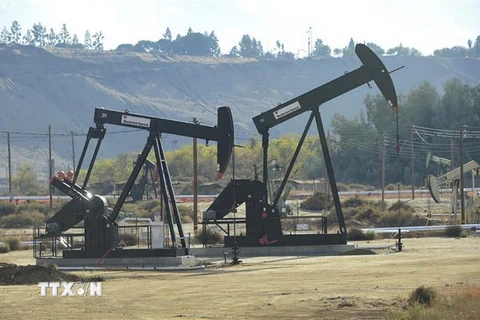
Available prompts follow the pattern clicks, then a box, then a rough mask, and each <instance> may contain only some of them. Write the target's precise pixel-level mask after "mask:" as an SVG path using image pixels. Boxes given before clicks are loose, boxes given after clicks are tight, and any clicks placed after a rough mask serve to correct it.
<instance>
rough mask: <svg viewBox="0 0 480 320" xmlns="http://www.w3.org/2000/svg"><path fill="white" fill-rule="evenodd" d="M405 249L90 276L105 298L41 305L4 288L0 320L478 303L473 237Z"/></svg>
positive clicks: (318, 314) (245, 315)
mask: <svg viewBox="0 0 480 320" xmlns="http://www.w3.org/2000/svg"><path fill="white" fill-rule="evenodd" d="M394 242H395V240H386V239H384V240H376V241H371V242H369V243H368V244H366V243H364V244H366V245H385V244H389V245H392V244H393V243H394ZM404 243H405V247H404V251H403V252H401V253H392V252H391V251H387V250H383V251H378V254H377V255H368V256H331V257H272V258H265V257H258V258H247V259H243V263H242V264H240V265H238V266H228V267H216V268H208V269H205V270H202V271H192V272H176V273H174V272H170V273H168V272H126V271H109V272H95V273H93V275H99V276H102V277H103V278H104V279H105V280H106V281H105V282H104V283H103V296H102V297H69V298H62V297H40V291H39V288H38V287H37V286H35V285H33V286H3V287H0V301H2V309H1V312H0V319H25V318H35V319H36V320H41V319H53V318H56V319H82V320H83V319H87V318H88V319H90V318H92V319H99V318H101V319H159V318H160V319H177V318H186V319H202V318H209V319H292V318H304V319H312V318H320V319H334V318H337V319H340V318H341V319H383V318H387V317H389V316H391V314H392V312H393V310H397V309H399V308H401V307H402V306H403V305H404V304H405V302H406V301H407V299H408V297H409V294H410V293H411V292H412V291H413V290H414V289H415V288H417V287H418V286H420V285H426V286H433V287H435V288H445V289H448V290H454V288H457V287H458V286H460V287H461V286H463V285H465V284H468V285H469V286H471V288H473V289H472V290H473V291H472V294H471V296H472V298H471V300H472V303H473V302H475V299H477V302H478V297H477V296H476V295H477V294H478V291H477V289H475V287H476V286H480V273H479V272H478V266H479V264H480V255H479V253H480V237H469V238H463V239H449V238H424V239H405V240H404ZM240 250H241V249H240ZM27 255H28V256H27ZM0 261H3V262H16V263H21V262H27V263H30V262H31V261H32V259H31V252H25V251H18V252H13V253H8V254H2V255H0ZM79 275H81V276H82V275H83V276H92V273H90V272H80V273H79ZM466 292H467V293H468V292H470V291H466ZM474 296H475V297H474Z"/></svg>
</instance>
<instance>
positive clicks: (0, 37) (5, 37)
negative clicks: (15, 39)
mask: <svg viewBox="0 0 480 320" xmlns="http://www.w3.org/2000/svg"><path fill="white" fill-rule="evenodd" d="M11 41H12V34H11V33H10V32H9V31H8V30H7V28H6V27H3V29H2V32H1V33H0V43H3V44H10V42H11Z"/></svg>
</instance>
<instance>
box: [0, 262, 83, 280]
mask: <svg viewBox="0 0 480 320" xmlns="http://www.w3.org/2000/svg"><path fill="white" fill-rule="evenodd" d="M82 280H83V279H82V278H81V277H79V276H76V275H73V274H68V273H65V272H62V271H58V270H56V269H55V268H53V267H44V266H35V265H27V266H17V265H15V264H8V263H4V264H0V285H18V284H38V283H39V282H56V281H59V282H61V281H65V282H77V281H82Z"/></svg>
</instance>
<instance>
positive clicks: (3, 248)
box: [0, 244, 10, 253]
mask: <svg viewBox="0 0 480 320" xmlns="http://www.w3.org/2000/svg"><path fill="white" fill-rule="evenodd" d="M9 251H10V248H9V247H8V246H7V245H4V244H2V245H1V246H0V253H7V252H9Z"/></svg>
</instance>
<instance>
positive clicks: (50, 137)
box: [47, 125, 53, 212]
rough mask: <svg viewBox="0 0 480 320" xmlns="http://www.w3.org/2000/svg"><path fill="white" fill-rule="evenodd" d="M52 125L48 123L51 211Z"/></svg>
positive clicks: (48, 181) (48, 180)
mask: <svg viewBox="0 0 480 320" xmlns="http://www.w3.org/2000/svg"><path fill="white" fill-rule="evenodd" d="M52 175H53V174H52V126H51V125H48V179H47V183H48V195H49V197H50V212H52V207H53V205H52V202H53V199H52V186H51V185H50V179H52Z"/></svg>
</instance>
